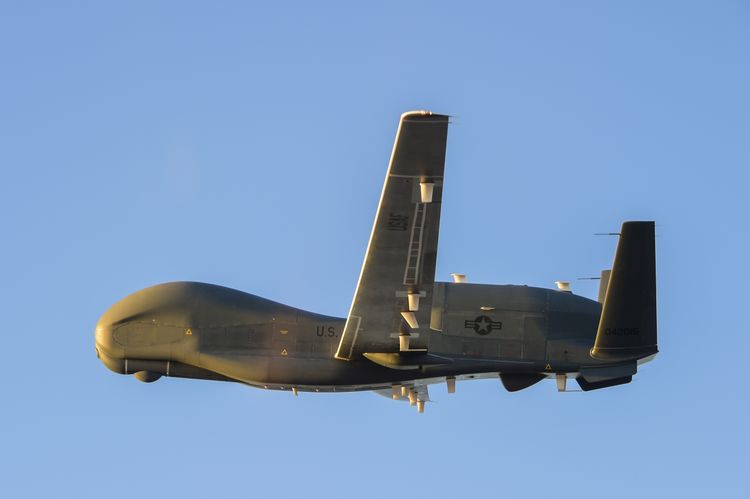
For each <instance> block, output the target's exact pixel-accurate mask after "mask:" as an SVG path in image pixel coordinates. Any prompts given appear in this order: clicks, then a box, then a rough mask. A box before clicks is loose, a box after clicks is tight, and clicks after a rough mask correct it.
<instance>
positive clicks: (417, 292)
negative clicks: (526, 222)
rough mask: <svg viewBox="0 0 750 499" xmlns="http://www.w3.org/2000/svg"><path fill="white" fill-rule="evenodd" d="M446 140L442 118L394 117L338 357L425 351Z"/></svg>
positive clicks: (420, 113)
mask: <svg viewBox="0 0 750 499" xmlns="http://www.w3.org/2000/svg"><path fill="white" fill-rule="evenodd" d="M447 136H448V116H444V115H439V114H432V113H430V112H427V111H413V112H408V113H404V114H403V115H401V121H400V123H399V127H398V132H397V134H396V142H395V144H394V145H393V152H392V153H391V161H390V164H389V166H388V173H387V174H386V177H385V185H384V186H383V193H382V195H381V198H380V205H379V206H378V212H377V214H376V215H375V223H374V225H373V228H372V234H371V235H370V243H369V244H368V246H367V252H366V254H365V261H364V264H363V265H362V272H361V273H360V276H359V282H358V283H357V289H356V290H355V292H354V300H353V302H352V307H351V309H350V311H349V316H348V318H347V321H346V326H345V327H344V333H343V334H342V336H341V342H340V343H339V347H338V351H337V352H336V358H338V359H345V360H349V359H352V358H355V357H358V356H360V355H361V354H363V353H365V352H398V351H399V348H400V347H399V338H400V337H408V338H409V341H408V345H407V346H406V348H404V346H405V345H406V343H401V349H402V350H404V349H409V350H418V349H424V348H426V346H427V336H428V334H427V332H428V331H429V316H430V305H431V301H432V288H433V283H434V281H435V262H436V260H437V244H438V229H439V225H440V206H441V200H442V193H443V170H444V167H445V144H446V140H447ZM420 333H421V334H420Z"/></svg>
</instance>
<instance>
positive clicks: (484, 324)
mask: <svg viewBox="0 0 750 499" xmlns="http://www.w3.org/2000/svg"><path fill="white" fill-rule="evenodd" d="M464 327H465V328H466V329H473V330H474V332H475V333H477V334H478V335H481V336H484V335H486V334H490V333H491V332H492V331H495V330H498V331H499V330H501V329H502V328H503V323H502V322H499V321H493V320H492V319H491V318H490V317H487V316H486V315H480V316H479V317H477V318H476V319H474V320H473V321H464Z"/></svg>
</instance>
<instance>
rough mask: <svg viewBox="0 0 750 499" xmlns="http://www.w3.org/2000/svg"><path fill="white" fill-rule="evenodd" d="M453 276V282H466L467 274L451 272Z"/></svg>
mask: <svg viewBox="0 0 750 499" xmlns="http://www.w3.org/2000/svg"><path fill="white" fill-rule="evenodd" d="M451 277H453V282H455V283H462V282H466V274H456V273H453V274H451Z"/></svg>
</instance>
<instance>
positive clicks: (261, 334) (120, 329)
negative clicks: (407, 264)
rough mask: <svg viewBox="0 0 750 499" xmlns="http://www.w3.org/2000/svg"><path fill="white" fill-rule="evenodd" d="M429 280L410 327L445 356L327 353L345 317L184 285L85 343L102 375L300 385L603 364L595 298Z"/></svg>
mask: <svg viewBox="0 0 750 499" xmlns="http://www.w3.org/2000/svg"><path fill="white" fill-rule="evenodd" d="M435 287H436V289H435V299H434V301H433V308H432V321H431V322H432V323H431V326H432V327H431V328H428V327H427V326H426V325H425V326H424V327H422V328H420V330H419V333H420V334H424V335H428V345H429V346H428V351H429V352H430V354H432V355H436V356H439V357H440V358H443V359H445V362H444V363H437V364H435V363H426V364H425V365H419V366H411V367H410V368H397V369H394V368H391V367H386V366H383V365H379V364H378V363H375V362H373V361H371V360H368V359H367V358H364V357H361V358H359V359H355V360H351V361H342V360H337V359H335V358H334V353H335V351H336V348H337V346H338V343H339V340H340V335H341V332H342V331H343V329H344V324H345V322H346V319H344V318H338V317H330V316H326V315H320V314H315V313H312V312H307V311H304V310H300V309H296V308H293V307H290V306H287V305H283V304H280V303H277V302H273V301H271V300H267V299H264V298H261V297H258V296H254V295H251V294H248V293H243V292H241V291H236V290H233V289H229V288H225V287H221V286H215V285H210V284H202V283H193V282H176V283H168V284H161V285H158V286H153V287H150V288H146V289H143V290H141V291H139V292H136V293H134V294H132V295H130V296H128V297H126V298H124V299H123V300H121V301H119V302H118V303H116V304H115V305H113V306H112V307H111V308H110V309H109V310H108V311H107V312H106V313H105V314H104V315H103V316H102V317H101V319H100V320H99V323H98V324H97V328H96V350H97V355H98V356H99V358H100V359H101V360H102V362H104V364H105V365H106V366H107V367H108V368H110V369H111V370H113V371H115V372H118V373H122V374H133V373H147V374H146V375H145V377H142V378H139V379H144V380H150V379H148V373H150V374H151V375H152V376H153V379H155V378H156V377H158V375H168V376H176V377H187V378H197V379H217V380H228V381H238V382H242V383H246V384H249V385H253V386H263V387H267V388H277V389H289V388H291V387H294V388H297V389H299V390H310V391H351V390H372V389H379V388H385V387H389V386H391V385H392V384H394V383H401V382H409V381H414V380H420V379H429V378H444V377H446V376H456V377H461V378H471V377H484V376H486V375H489V374H492V375H497V374H498V373H536V374H545V375H552V374H554V373H571V372H576V371H579V370H580V368H581V367H586V366H597V365H602V362H600V361H597V360H595V359H593V358H592V357H591V356H590V355H589V351H590V349H591V347H592V346H593V344H594V340H595V337H596V332H597V325H598V322H599V318H600V315H601V309H602V307H601V304H599V303H598V302H596V301H593V300H589V299H587V298H583V297H580V296H576V295H573V294H570V293H565V292H559V291H553V290H548V289H542V288H535V287H529V286H511V285H482V284H453V283H435ZM394 331H397V325H395V326H394ZM394 352H397V350H394Z"/></svg>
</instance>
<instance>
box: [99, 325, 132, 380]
mask: <svg viewBox="0 0 750 499" xmlns="http://www.w3.org/2000/svg"><path fill="white" fill-rule="evenodd" d="M112 329H113V328H112V323H111V322H109V321H108V320H101V319H100V320H99V322H98V323H97V325H96V329H95V330H94V348H95V349H96V357H97V358H98V359H99V360H100V361H101V362H102V363H103V364H104V365H105V366H107V368H108V369H110V370H112V371H115V372H123V369H124V367H123V366H124V360H123V359H124V358H125V349H124V348H123V347H122V346H121V345H120V344H118V343H117V342H116V341H115V339H114V335H113V334H112Z"/></svg>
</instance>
